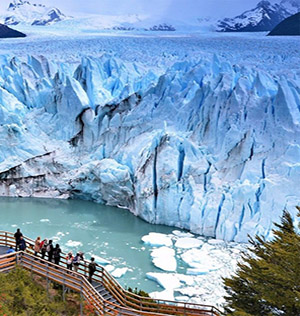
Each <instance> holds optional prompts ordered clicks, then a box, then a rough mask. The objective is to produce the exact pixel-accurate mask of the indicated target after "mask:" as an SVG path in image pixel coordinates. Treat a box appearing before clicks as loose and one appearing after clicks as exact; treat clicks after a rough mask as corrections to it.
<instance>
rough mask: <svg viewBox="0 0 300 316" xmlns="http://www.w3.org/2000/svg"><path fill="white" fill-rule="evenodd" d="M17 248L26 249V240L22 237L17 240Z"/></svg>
mask: <svg viewBox="0 0 300 316" xmlns="http://www.w3.org/2000/svg"><path fill="white" fill-rule="evenodd" d="M19 248H20V250H23V251H25V250H26V242H25V240H24V239H22V240H20V242H19Z"/></svg>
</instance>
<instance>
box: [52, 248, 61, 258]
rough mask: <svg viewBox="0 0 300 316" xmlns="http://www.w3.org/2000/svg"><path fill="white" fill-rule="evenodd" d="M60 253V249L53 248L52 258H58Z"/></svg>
mask: <svg viewBox="0 0 300 316" xmlns="http://www.w3.org/2000/svg"><path fill="white" fill-rule="evenodd" d="M60 253H61V249H60V248H55V249H54V250H53V255H54V258H60Z"/></svg>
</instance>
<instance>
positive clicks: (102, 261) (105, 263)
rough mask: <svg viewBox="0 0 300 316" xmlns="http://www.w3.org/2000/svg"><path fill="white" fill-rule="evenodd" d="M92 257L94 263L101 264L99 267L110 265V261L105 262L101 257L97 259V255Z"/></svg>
mask: <svg viewBox="0 0 300 316" xmlns="http://www.w3.org/2000/svg"><path fill="white" fill-rule="evenodd" d="M92 257H94V258H95V260H96V262H97V263H99V264H101V265H107V264H109V263H110V261H108V260H106V259H104V258H102V257H99V256H97V255H92Z"/></svg>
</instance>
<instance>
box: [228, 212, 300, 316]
mask: <svg viewBox="0 0 300 316" xmlns="http://www.w3.org/2000/svg"><path fill="white" fill-rule="evenodd" d="M297 209H298V211H299V213H298V217H300V208H299V207H297ZM275 226H276V227H275V229H274V230H273V233H274V238H273V239H272V240H271V241H266V240H265V239H264V238H261V237H259V236H256V237H255V239H252V238H250V244H251V245H252V246H251V247H250V248H249V250H250V252H249V253H244V254H243V257H242V259H243V260H242V261H241V262H240V263H239V264H238V270H237V272H236V274H235V275H234V276H232V277H231V278H226V279H224V283H225V289H226V292H227V296H226V297H225V299H226V306H225V312H226V314H227V315H234V316H271V315H272V316H273V315H286V316H299V315H300V235H299V234H298V233H297V231H296V229H295V227H294V225H293V220H292V217H291V215H290V214H289V213H288V212H286V211H284V213H283V216H282V218H281V223H280V224H275ZM299 228H300V225H299Z"/></svg>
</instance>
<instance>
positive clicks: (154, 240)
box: [142, 233, 173, 247]
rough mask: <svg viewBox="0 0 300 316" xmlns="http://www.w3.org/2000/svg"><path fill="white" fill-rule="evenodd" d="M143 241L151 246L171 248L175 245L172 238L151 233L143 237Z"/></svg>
mask: <svg viewBox="0 0 300 316" xmlns="http://www.w3.org/2000/svg"><path fill="white" fill-rule="evenodd" d="M142 241H143V242H144V243H145V244H147V245H151V246H166V247H170V246H172V245H173V242H172V238H171V237H169V236H167V235H165V234H161V233H149V234H148V235H146V236H143V237H142Z"/></svg>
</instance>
